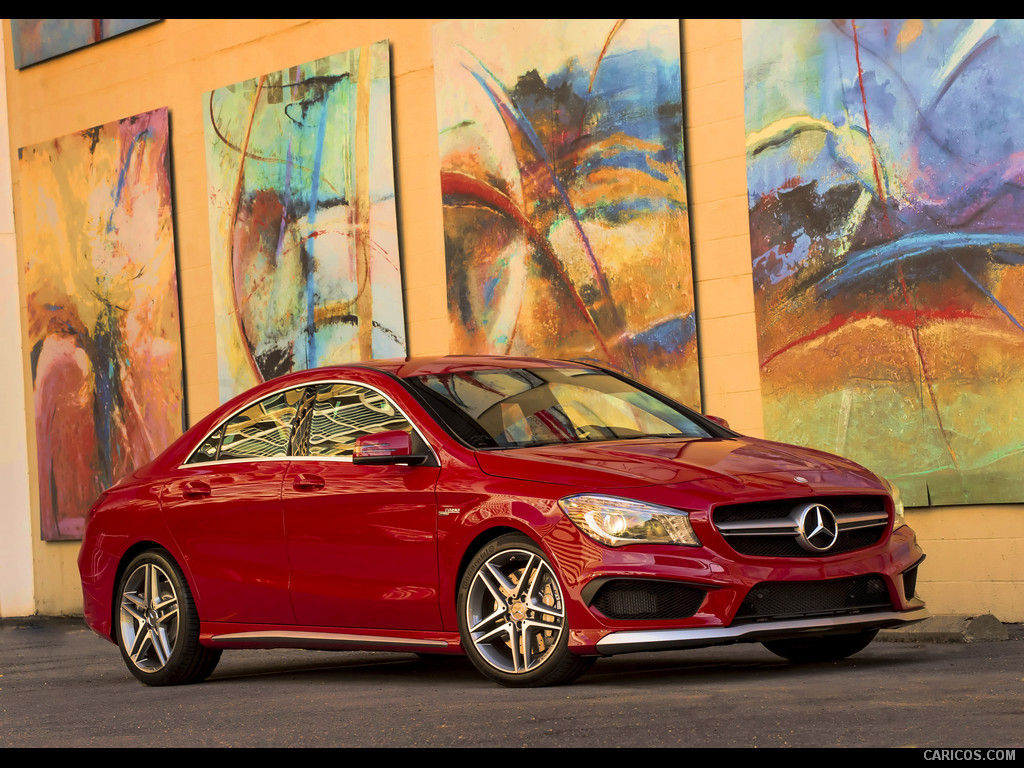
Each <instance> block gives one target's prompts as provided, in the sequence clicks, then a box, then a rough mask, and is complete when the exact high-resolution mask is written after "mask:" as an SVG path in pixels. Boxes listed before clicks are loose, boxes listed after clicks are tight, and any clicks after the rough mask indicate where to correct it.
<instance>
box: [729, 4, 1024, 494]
mask: <svg viewBox="0 0 1024 768" xmlns="http://www.w3.org/2000/svg"><path fill="white" fill-rule="evenodd" d="M743 34H744V43H743V52H744V71H745V119H746V131H747V180H748V196H749V206H750V231H751V258H752V266H753V273H754V292H755V305H756V312H757V322H758V335H759V339H758V343H759V350H760V358H761V373H762V391H763V394H764V398H765V422H766V430H767V432H768V434H769V436H770V437H773V438H777V439H780V440H786V441H792V442H802V443H805V444H809V445H814V446H818V447H821V448H825V449H829V450H836V451H839V452H843V453H846V454H847V455H850V456H851V457H852V458H854V459H857V460H859V461H861V462H862V463H864V464H866V465H868V466H869V467H871V468H872V469H875V470H877V471H880V472H882V473H884V474H887V475H890V476H891V477H892V478H893V479H895V480H897V481H898V482H899V483H900V485H901V487H902V488H903V490H904V492H905V494H906V495H907V497H908V499H909V500H910V502H911V503H913V504H927V503H932V504H941V503H971V502H985V501H1001V502H1005V501H1020V500H1021V498H1022V496H1024V492H1021V491H1020V490H1019V483H1018V482H1017V481H1016V478H1018V477H1019V476H1020V473H1021V472H1022V471H1024V438H1022V434H1024V431H1022V427H1024V420H1022V417H1021V416H1019V414H1018V413H1017V410H1016V409H1015V408H1013V407H1011V406H1010V405H1009V404H1010V403H1013V402H1016V401H1018V400H1019V399H1020V397H1024V388H1022V385H1021V384H1019V383H1018V381H1019V377H1018V376H1016V375H1010V372H1011V371H1014V370H1016V369H1017V367H1018V364H1019V360H1020V359H1021V356H1022V354H1024V334H1022V330H1024V328H1022V325H1021V321H1020V319H1021V318H1022V317H1024V217H1022V215H1021V211H1022V210H1024V122H1022V119H1021V118H1022V116H1024V87H1022V86H1021V85H1020V79H1019V62H1020V61H1021V59H1022V58H1024V24H1022V23H1021V22H1020V21H1016V20H944V21H922V20H915V19H910V20H881V21H873V20H872V21H859V20H849V19H847V20H818V21H815V20H803V21H779V20H775V21H748V22H745V24H744V33H743ZM780 40H785V44H784V45H780V44H779V41H780Z"/></svg>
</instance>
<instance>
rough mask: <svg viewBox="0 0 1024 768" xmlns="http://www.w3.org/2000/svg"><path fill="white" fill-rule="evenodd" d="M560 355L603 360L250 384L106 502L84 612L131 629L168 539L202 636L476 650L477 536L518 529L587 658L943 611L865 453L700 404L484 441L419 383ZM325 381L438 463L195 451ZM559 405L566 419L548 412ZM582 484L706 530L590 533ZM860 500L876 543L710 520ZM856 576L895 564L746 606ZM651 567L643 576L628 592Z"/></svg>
mask: <svg viewBox="0 0 1024 768" xmlns="http://www.w3.org/2000/svg"><path fill="white" fill-rule="evenodd" d="M552 368H557V369H563V370H567V371H569V372H570V373H581V372H589V371H590V370H591V369H589V368H588V367H587V366H585V365H583V364H579V363H566V362H562V361H550V360H531V359H517V358H488V357H446V358H436V359H426V360H415V359H413V360H407V361H385V362H373V363H366V364H356V365H349V366H340V367H333V368H323V369H318V370H312V371H303V372H299V373H294V374H290V375H287V376H284V377H281V378H279V379H275V380H273V381H270V382H266V383H264V384H262V385H260V386H258V387H256V388H255V389H253V390H251V391H249V392H247V393H245V394H243V395H240V396H239V397H236V398H235V399H233V400H231V401H230V402H228V403H226V404H224V405H223V406H221V407H220V408H218V409H217V410H216V411H214V412H213V413H211V414H210V415H209V416H208V417H206V418H204V419H203V420H202V421H201V422H199V423H198V424H196V425H195V426H194V427H193V428H192V429H190V430H188V431H187V432H186V433H185V434H184V435H182V437H181V438H179V439H178V440H177V441H175V442H174V443H173V444H172V445H171V446H170V447H168V448H167V450H165V451H164V452H163V453H162V454H161V455H160V456H159V457H157V458H156V459H155V460H154V461H153V462H151V463H150V464H149V465H147V466H145V467H143V468H141V469H139V470H138V471H136V472H135V473H134V474H132V475H131V476H129V477H127V478H125V479H124V480H122V481H121V482H119V483H117V484H116V485H115V486H113V487H112V488H110V489H109V490H107V491H106V492H105V493H104V494H103V495H102V496H101V497H100V499H99V500H98V501H97V503H96V505H95V506H94V508H93V512H92V514H91V516H90V521H89V524H88V528H87V531H86V535H85V539H84V541H83V546H82V550H81V554H80V556H79V566H80V571H81V577H82V587H83V594H84V606H85V616H86V620H87V622H88V624H89V625H90V626H91V627H92V628H93V629H94V630H95V631H96V632H98V633H99V634H100V635H101V636H103V637H105V638H107V639H108V640H111V641H112V642H118V632H117V629H118V626H119V622H124V621H125V620H126V619H125V616H124V612H123V609H122V606H123V605H124V600H123V599H122V595H121V594H119V590H122V589H123V587H122V586H121V580H122V578H124V577H125V575H126V574H125V569H126V567H127V566H128V564H129V562H131V561H132V560H133V559H134V558H136V556H138V555H139V554H140V553H144V552H147V551H150V550H160V551H162V552H165V553H166V556H167V557H169V558H170V559H171V560H172V561H173V563H175V564H176V565H177V566H178V567H179V568H180V571H181V575H182V577H183V578H184V580H185V582H187V585H188V588H189V590H190V592H191V595H192V598H193V600H194V611H195V613H196V614H197V616H198V626H199V630H198V631H199V642H200V643H201V645H202V646H204V647H207V648H240V647H282V646H289V647H301V648H335V649H356V648H360V649H366V648H370V649H383V650H412V651H419V652H432V653H460V652H464V651H465V650H466V649H465V648H463V645H462V643H463V640H462V639H460V627H459V616H458V608H457V606H458V604H459V603H458V594H459V589H460V581H461V580H462V579H463V575H464V572H465V569H466V567H467V565H469V564H470V562H471V560H472V559H473V558H474V556H475V555H476V553H477V552H478V551H480V550H481V547H483V546H484V545H485V544H487V543H488V542H490V541H492V540H494V539H495V538H496V537H500V536H503V535H506V534H509V533H518V534H520V535H521V536H525V537H527V538H528V539H529V540H530V541H531V542H532V543H533V544H534V545H535V546H536V547H539V548H540V550H541V551H542V553H543V555H544V556H545V557H546V558H547V560H548V561H549V562H550V564H551V568H552V569H553V572H554V575H555V578H556V579H557V582H558V583H559V584H560V585H561V589H562V591H563V593H564V612H565V619H564V621H565V624H566V634H567V638H568V651H569V652H570V653H571V654H574V655H576V656H593V655H600V654H602V653H609V652H614V653H618V652H625V651H630V650H649V649H651V648H679V647H696V646H699V645H713V644H716V643H722V642H733V641H737V640H740V641H753V640H769V641H771V640H775V639H782V640H786V641H788V640H789V639H790V638H795V637H828V636H833V635H837V634H844V628H846V633H845V634H844V636H846V635H847V634H849V633H850V632H854V633H862V632H866V631H870V630H873V629H874V628H876V627H881V626H894V625H898V624H901V623H905V622H909V621H913V620H919V619H921V618H923V617H925V616H926V615H927V614H926V613H925V610H924V606H923V603H922V602H921V601H920V600H919V599H917V598H916V596H915V595H914V594H913V593H912V584H913V580H912V578H911V577H910V574H913V573H915V571H916V567H917V565H918V563H919V562H920V561H921V560H922V558H923V554H922V552H921V549H920V548H919V547H918V545H917V543H916V540H915V537H914V534H913V532H912V531H911V530H910V528H908V527H906V526H902V527H899V528H898V529H896V530H893V524H894V518H895V515H896V509H895V505H894V500H893V497H892V495H891V493H890V486H889V485H888V484H887V483H885V482H884V481H883V480H881V479H879V478H878V477H876V476H875V475H873V474H872V473H870V472H869V471H867V470H866V469H864V468H863V467H860V466H859V465H857V464H854V463H853V462H850V461H848V460H845V459H842V458H839V457H836V456H831V455H829V454H826V453H822V452H820V451H815V450H810V449H806V448H798V447H795V446H788V445H782V444H778V443H772V442H769V441H765V440H758V439H754V438H748V437H743V436H740V435H737V434H735V433H732V432H730V431H728V430H726V429H723V428H721V427H719V426H718V425H717V424H715V423H712V422H709V421H707V420H701V418H700V417H699V416H696V415H695V416H693V418H694V419H695V420H696V421H697V422H698V423H699V425H701V426H700V429H702V430H706V434H707V436H703V437H671V438H664V437H646V438H645V437H639V438H636V437H635V436H634V439H621V440H619V439H607V440H602V441H597V442H568V443H559V444H553V445H537V446H527V447H516V448H501V447H489V448H486V449H481V448H474V447H471V446H470V445H469V444H467V442H466V441H465V440H463V439H460V438H459V437H456V436H455V435H453V434H452V433H451V432H450V431H449V430H448V429H446V428H445V427H444V426H442V425H441V424H439V423H438V419H437V418H435V414H436V413H437V411H436V410H435V411H432V410H431V409H432V407H433V406H431V405H430V404H429V403H428V402H426V401H424V400H423V398H422V397H421V396H419V395H418V394H416V392H415V391H414V389H410V388H409V387H407V386H405V385H403V383H402V381H401V380H406V381H408V380H410V379H412V378H413V377H419V376H424V375H435V376H444V375H448V374H459V375H460V376H461V375H465V376H473V375H476V373H477V372H480V371H499V372H500V371H506V370H511V369H516V370H523V371H531V370H537V371H544V370H547V369H552ZM595 372H596V371H595ZM320 382H346V383H351V384H352V385H359V386H362V387H364V388H361V389H360V388H359V386H356V387H355V389H358V391H359V392H362V393H367V392H369V393H371V396H372V397H371V399H372V402H370V400H367V403H369V404H368V405H366V408H375V409H377V410H379V411H381V412H386V413H387V414H392V413H394V412H396V411H397V415H396V418H397V417H400V416H401V415H404V416H405V417H406V418H407V419H408V421H409V422H411V423H412V424H413V425H414V434H418V436H419V437H420V438H422V441H423V443H425V444H426V446H427V447H428V448H429V453H430V459H429V460H428V461H426V462H423V463H419V464H416V463H409V464H385V465H369V466H366V465H360V464H357V463H353V462H351V461H347V460H338V459H336V458H323V457H320V458H318V457H312V456H302V455H293V456H282V457H277V458H265V457H264V458H253V459H252V460H248V459H245V458H242V459H239V458H235V459H233V460H212V461H203V462H199V463H186V462H187V461H188V460H189V459H190V457H191V456H193V452H194V451H196V449H197V446H200V445H201V444H204V440H206V438H208V437H211V436H215V435H216V434H217V432H218V431H219V429H217V428H219V425H221V424H222V423H224V422H225V421H226V420H229V417H232V416H233V415H235V414H238V413H241V412H244V411H245V409H246V408H247V407H248V406H250V405H251V404H254V403H259V402H261V401H264V402H265V401H266V399H267V398H268V396H270V395H272V394H273V393H277V392H284V391H289V392H290V391H293V390H295V388H298V387H302V386H306V385H314V384H318V383H320ZM338 386H344V385H340V384H339V385H338ZM295 391H298V390H295ZM302 391H304V392H307V393H308V392H313V390H302ZM316 391H317V392H322V391H325V390H323V389H322V388H321V389H320V390H316ZM374 392H376V393H379V394H381V395H383V396H384V399H380V398H377V397H376V395H373V393H374ZM360 397H362V395H360ZM316 402H318V403H319V402H320V401H319V400H317V401H316ZM334 402H336V403H337V402H341V401H340V400H338V401H334ZM311 407H312V406H311ZM317 407H319V406H317ZM337 407H338V406H337V404H336V405H335V408H337ZM300 411H301V406H300V410H299V411H296V414H298V413H300ZM324 413H326V411H324ZM543 415H544V416H545V417H546V418H547V420H548V421H550V413H548V412H545V413H544V414H543ZM292 418H293V419H294V422H295V423H296V424H297V423H298V422H299V420H300V416H299V415H295V416H294V417H292ZM324 418H326V416H325V417H324ZM538 423H539V422H538ZM544 424H545V425H546V426H543V427H539V428H541V429H544V428H547V429H550V432H551V433H552V434H554V435H556V439H559V440H563V439H567V437H566V435H565V434H563V433H564V432H565V427H564V425H561V426H557V429H556V428H551V426H550V424H548V423H547V422H544ZM297 429H298V427H295V430H297ZM586 429H590V427H587V428H586ZM581 433H582V430H581ZM309 434H314V433H313V432H312V431H311V432H309ZM702 434H703V433H702ZM292 435H293V439H294V435H295V431H294V430H293V432H292ZM314 438H315V435H314ZM311 439H312V438H311ZM224 445H226V443H221V446H222V447H220V448H218V451H220V452H223V450H224V448H223V446H224ZM219 455H220V453H218V456H219ZM581 493H585V494H597V495H600V496H602V497H615V498H621V499H627V500H632V501H635V502H642V503H646V504H649V505H658V506H659V507H665V508H670V509H675V510H687V511H688V513H689V514H688V520H689V525H690V527H691V528H692V531H693V533H694V534H695V535H696V538H697V539H699V542H700V545H699V546H680V545H678V544H654V543H636V544H628V545H626V546H606V545H605V544H603V543H601V542H599V541H597V540H595V539H594V538H592V537H591V536H590V535H588V534H584V533H583V532H581V529H580V528H579V527H577V525H576V524H574V523H573V522H572V521H571V520H570V519H569V517H567V515H566V513H564V512H563V511H562V508H561V507H560V505H559V500H560V499H565V498H566V497H570V496H573V495H575V494H581ZM846 497H851V498H853V497H856V498H858V499H862V500H863V499H866V500H867V501H868V502H872V500H874V502H876V503H877V507H878V509H880V510H884V513H885V515H884V517H885V520H884V523H883V525H884V531H882V532H881V533H880V535H879V536H878V538H877V540H876V541H874V542H873V543H870V544H869V545H867V546H863V547H854V548H853V549H852V550H851V551H845V552H841V553H837V554H831V553H828V552H824V553H812V555H813V556H808V555H807V554H806V553H803V552H801V553H799V556H789V555H761V554H741V553H740V552H739V551H737V550H736V549H734V548H733V547H732V546H731V544H730V543H728V542H727V541H726V538H725V535H723V532H722V530H720V527H719V526H718V525H717V524H716V522H715V521H714V520H713V519H712V515H713V511H714V510H715V509H716V508H717V507H719V506H721V505H735V504H737V503H748V502H749V503H760V502H775V501H778V500H783V501H784V504H790V503H791V502H792V503H794V504H795V503H796V500H798V499H803V500H811V501H813V500H815V499H824V500H835V499H842V498H846ZM794 514H795V513H794ZM829 514H831V513H829ZM879 530H880V531H881V530H882V529H881V528H880V529H879ZM519 540H520V541H522V539H519ZM165 570H166V569H165ZM904 574H907V575H908V576H907V578H906V579H904ZM854 577H861V578H868V577H870V578H876V577H877V579H880V581H878V582H877V584H876V589H877V585H878V584H884V589H885V590H887V592H888V595H887V596H885V599H886V601H887V606H888V607H887V608H878V607H864V606H861V605H859V604H858V605H853V606H851V607H849V608H843V607H841V606H840V607H839V608H832V609H829V612H826V613H821V612H820V611H818V612H817V613H815V611H812V612H811V614H809V615H808V616H804V617H798V618H792V617H790V616H788V615H787V616H781V615H780V616H779V617H773V616H769V617H767V618H764V617H761V618H759V619H757V620H756V621H749V622H747V623H746V624H742V625H741V624H738V623H736V613H737V610H738V609H739V608H740V606H741V604H742V603H743V601H744V599H745V598H747V596H748V593H750V592H751V590H752V588H754V587H755V585H760V584H763V583H766V582H768V583H772V582H786V583H794V582H800V583H811V582H821V583H825V582H834V583H836V584H838V583H839V582H836V581H835V580H840V579H850V578H854ZM607 580H611V581H612V582H614V583H616V585H625V586H623V587H622V599H625V600H629V599H634V598H636V599H640V600H641V601H647V602H651V603H652V604H653V603H656V602H657V600H658V599H660V598H657V597H650V596H649V595H647V593H646V592H643V590H646V587H645V586H644V585H645V584H648V583H650V584H666V585H670V586H680V585H682V586H684V587H685V588H691V587H692V588H696V589H697V590H699V592H698V593H697V594H698V597H699V596H700V595H703V597H702V598H700V604H699V607H697V608H696V609H695V610H693V611H692V613H691V615H688V616H685V617H682V618H680V617H675V616H673V617H670V618H665V617H659V616H657V615H656V616H653V617H645V618H630V617H629V616H630V615H632V614H629V610H632V609H627V610H626V614H628V615H622V614H620V615H619V616H618V617H616V618H609V617H608V616H607V615H605V613H602V611H601V610H599V609H598V608H596V607H595V605H594V597H595V594H594V592H595V589H596V587H597V585H603V584H605V582H606V581H607ZM615 580H619V581H617V582H616V581H615ZM844 583H845V582H844ZM635 585H640V587H638V589H641V592H642V594H641V593H637V594H636V595H634V594H632V593H631V592H630V590H631V589H632V588H633V586H635ZM588 587H589V588H590V589H589V591H588ZM616 588H617V589H618V588H619V587H618V586H616ZM652 589H653V587H652ZM178 599H179V601H180V599H181V598H180V595H178ZM616 599H618V597H616ZM549 602H551V600H550V599H549ZM182 605H184V603H182ZM510 605H511V603H510ZM519 605H520V604H516V606H514V607H519ZM129 607H130V606H129ZM527 607H528V606H527ZM815 610H817V609H815ZM509 611H510V612H513V608H510V609H509ZM794 621H795V622H797V624H792V622H794ZM467 622H468V619H467ZM136 623H138V622H136ZM526 623H527V624H528V621H527V622H526ZM791 624H792V626H790V625H791ZM140 626H141V624H140ZM128 631H129V634H130V633H131V622H130V621H129V624H128ZM177 631H178V628H177V627H175V632H177ZM140 632H141V630H140ZM702 632H703V633H704V634H701V633H702ZM637 633H647V634H642V635H641V634H637ZM462 637H465V634H463V635H462ZM126 642H127V641H126ZM174 642H175V638H171V646H173V645H174ZM178 642H180V637H179V638H178ZM602 642H603V644H602ZM538 643H540V645H541V646H543V644H544V643H543V641H538ZM509 645H511V642H510V643H509ZM544 650H546V648H544ZM533 653H535V654H538V655H539V653H540V651H538V650H534V651H533ZM841 655H845V654H841ZM472 656H473V654H471V657H472ZM474 661H475V662H476V661H477V659H475V658H474ZM126 662H128V664H129V668H130V669H131V668H132V663H131V661H130V660H129V659H128V658H127V657H126ZM212 663H214V664H215V663H216V660H215V659H213V661H212ZM510 663H511V662H510ZM152 666H154V667H160V666H161V664H160V662H154V663H153V664H152ZM478 666H481V665H480V664H478ZM484 666H485V667H486V665H484ZM210 669H212V665H210ZM150 671H152V670H149V669H143V670H141V674H140V670H137V669H133V672H135V673H136V676H137V677H140V679H142V680H143V681H144V682H151V680H150V679H149V678H156V677H158V676H157V675H147V674H146V673H148V672H150ZM482 671H484V672H485V673H488V670H487V669H486V668H485V669H482ZM161 674H162V673H161ZM574 674H575V673H574ZM574 674H573V675H568V676H565V675H563V677H566V679H568V678H571V677H572V676H574ZM492 676H494V677H495V678H496V679H498V681H499V682H504V683H506V684H511V685H516V684H545V683H547V682H558V680H555V679H548V678H543V679H534V678H531V677H528V676H520V675H518V672H515V673H513V672H507V673H506V674H503V675H502V674H498V675H492ZM186 677H187V676H186ZM195 677H196V676H195V675H192V676H191V678H193V679H194V678H195ZM519 677H524V679H525V682H522V683H520V682H517V680H518V679H519ZM556 677H557V676H556ZM503 678H508V679H503ZM185 681H187V680H185V679H181V680H179V679H177V678H174V679H173V680H171V682H185Z"/></svg>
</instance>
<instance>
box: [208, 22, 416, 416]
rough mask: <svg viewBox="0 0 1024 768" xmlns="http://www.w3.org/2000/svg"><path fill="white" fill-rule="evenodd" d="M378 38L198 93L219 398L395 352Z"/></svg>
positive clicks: (384, 78)
mask: <svg viewBox="0 0 1024 768" xmlns="http://www.w3.org/2000/svg"><path fill="white" fill-rule="evenodd" d="M389 73H390V60H389V50H388V44H387V42H380V43H375V44H373V45H371V46H366V47H363V48H358V49H353V50H351V51H347V52H345V53H340V54H337V55H334V56H330V57H327V58H323V59H317V60H316V61H311V62H308V63H306V64H301V65H299V66H296V67H291V68H290V69H285V70H281V71H278V72H272V73H270V74H268V75H264V76H262V77H258V78H254V79H252V80H246V81H244V82H241V83H236V84H234V85H229V86H227V87H224V88H218V89H217V90H215V91H211V92H209V93H207V94H206V95H205V97H204V98H205V104H204V112H205V138H206V162H207V182H208V185H209V199H210V202H209V206H210V250H211V262H212V264H213V272H214V305H215V309H216V315H217V318H216V319H217V357H218V363H219V378H220V396H221V399H222V400H227V399H228V398H229V397H231V396H232V395H235V394H237V393H239V392H241V391H244V390H245V389H247V388H249V387H251V386H253V385H255V384H257V383H259V382H261V381H265V380H267V379H271V378H273V377H275V376H279V375H281V374H284V373H288V372H289V371H293V370H302V369H305V368H314V367H317V366H322V365H329V364H331V363H340V362H347V361H351V360H368V359H371V358H387V357H397V356H404V355H405V350H406V347H405V312H404V308H403V302H402V284H401V271H400V263H399V253H398V226H397V220H396V215H395V187H394V170H393V166H392V158H391V96H390V93H391V91H390V77H389Z"/></svg>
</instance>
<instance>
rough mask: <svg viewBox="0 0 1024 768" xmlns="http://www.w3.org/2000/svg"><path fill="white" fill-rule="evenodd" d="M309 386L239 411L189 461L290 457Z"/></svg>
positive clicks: (283, 393) (277, 395) (290, 390)
mask: <svg viewBox="0 0 1024 768" xmlns="http://www.w3.org/2000/svg"><path fill="white" fill-rule="evenodd" d="M307 389H308V388H307V387H299V388H297V389H289V390H287V391H285V392H278V393H277V394H275V395H271V396H270V397H267V398H264V399H263V400H260V401H259V402H258V403H255V404H254V405H250V406H249V407H248V408H246V409H245V410H244V411H240V412H238V413H236V414H235V415H234V416H232V417H231V418H230V419H228V420H227V421H226V422H225V423H224V424H223V425H221V426H220V427H219V428H218V429H217V430H215V431H214V432H213V433H212V434H211V435H210V436H209V437H208V438H206V440H204V441H203V442H202V444H201V445H200V446H199V447H198V448H196V450H195V451H194V452H193V453H192V455H191V456H190V457H189V459H188V462H187V463H188V464H196V463H201V462H204V461H218V460H219V461H225V460H227V459H254V458H275V457H284V456H288V455H289V451H288V448H289V439H290V437H291V429H292V421H293V420H294V418H295V413H296V411H297V410H298V407H299V404H300V403H301V402H302V400H303V396H304V395H305V393H306V391H307Z"/></svg>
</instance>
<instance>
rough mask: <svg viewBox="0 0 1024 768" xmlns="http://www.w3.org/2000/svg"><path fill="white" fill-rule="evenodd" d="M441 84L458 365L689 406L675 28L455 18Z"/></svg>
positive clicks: (687, 277)
mask: <svg viewBox="0 0 1024 768" xmlns="http://www.w3.org/2000/svg"><path fill="white" fill-rule="evenodd" d="M434 73H435V83H436V92H437V113H438V129H439V147H440V157H441V189H442V194H443V198H444V230H445V255H446V259H447V264H448V281H449V282H448V311H449V318H450V324H451V334H452V336H451V343H450V348H451V351H452V352H466V353H485V352H486V353H499V354H524V355H528V354H529V355H532V354H537V355H547V356H553V357H562V358H576V359H590V360H597V361H600V362H602V363H605V364H608V365H611V366H613V367H615V368H617V369H620V370H622V371H625V372H626V373H628V374H631V375H633V376H636V377H638V378H640V379H641V380H644V381H646V382H648V383H650V384H651V385H652V386H654V387H656V388H658V389H661V390H663V391H665V392H667V393H670V394H672V395H674V396H675V397H677V398H679V399H681V400H683V401H684V402H687V403H689V404H690V405H693V406H697V407H699V405H700V384H699V378H698V369H697V343H696V327H695V319H694V311H693V310H694V304H693V284H692V283H693V281H692V269H691V262H690V243H689V229H688V221H687V203H686V179H685V174H684V165H683V133H682V109H681V100H682V87H681V67H680V55H679V22H678V21H677V20H675V21H642V20H633V19H630V20H625V21H624V20H619V21H615V20H593V19H588V20H580V19H577V20H571V21H560V20H543V19H537V20H528V21H497V20H477V21H472V20H454V21H449V22H445V23H443V24H439V25H437V26H436V27H435V28H434Z"/></svg>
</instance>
